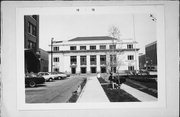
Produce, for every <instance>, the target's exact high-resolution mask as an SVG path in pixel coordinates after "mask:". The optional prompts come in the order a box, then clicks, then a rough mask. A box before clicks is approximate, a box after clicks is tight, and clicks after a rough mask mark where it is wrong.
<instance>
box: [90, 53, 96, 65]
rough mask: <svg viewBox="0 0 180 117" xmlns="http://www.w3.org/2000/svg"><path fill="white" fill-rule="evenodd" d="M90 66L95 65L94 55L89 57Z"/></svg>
mask: <svg viewBox="0 0 180 117" xmlns="http://www.w3.org/2000/svg"><path fill="white" fill-rule="evenodd" d="M90 64H91V65H96V55H91V56H90Z"/></svg>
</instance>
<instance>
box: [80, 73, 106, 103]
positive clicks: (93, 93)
mask: <svg viewBox="0 0 180 117" xmlns="http://www.w3.org/2000/svg"><path fill="white" fill-rule="evenodd" d="M86 102H87V103H88V102H90V103H92V102H95V103H96V102H109V99H108V97H107V96H106V94H105V92H104V90H103V88H102V87H101V84H100V83H99V81H98V79H97V77H96V76H90V77H88V79H87V83H86V85H85V87H84V89H83V90H82V92H81V94H80V96H79V98H78V100H77V103H86Z"/></svg>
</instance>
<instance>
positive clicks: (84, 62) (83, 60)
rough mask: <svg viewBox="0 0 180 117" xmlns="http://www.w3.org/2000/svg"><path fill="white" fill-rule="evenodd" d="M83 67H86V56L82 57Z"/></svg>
mask: <svg viewBox="0 0 180 117" xmlns="http://www.w3.org/2000/svg"><path fill="white" fill-rule="evenodd" d="M80 63H81V65H86V56H80Z"/></svg>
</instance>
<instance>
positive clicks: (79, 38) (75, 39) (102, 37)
mask: <svg viewBox="0 0 180 117" xmlns="http://www.w3.org/2000/svg"><path fill="white" fill-rule="evenodd" d="M113 39H114V40H117V39H116V38H113V37H109V36H95V37H76V38H74V39H71V40H68V41H97V40H113Z"/></svg>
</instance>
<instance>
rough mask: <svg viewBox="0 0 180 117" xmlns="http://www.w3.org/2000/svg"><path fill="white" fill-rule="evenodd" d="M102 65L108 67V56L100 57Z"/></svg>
mask: <svg viewBox="0 0 180 117" xmlns="http://www.w3.org/2000/svg"><path fill="white" fill-rule="evenodd" d="M100 64H101V65H106V55H100Z"/></svg>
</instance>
